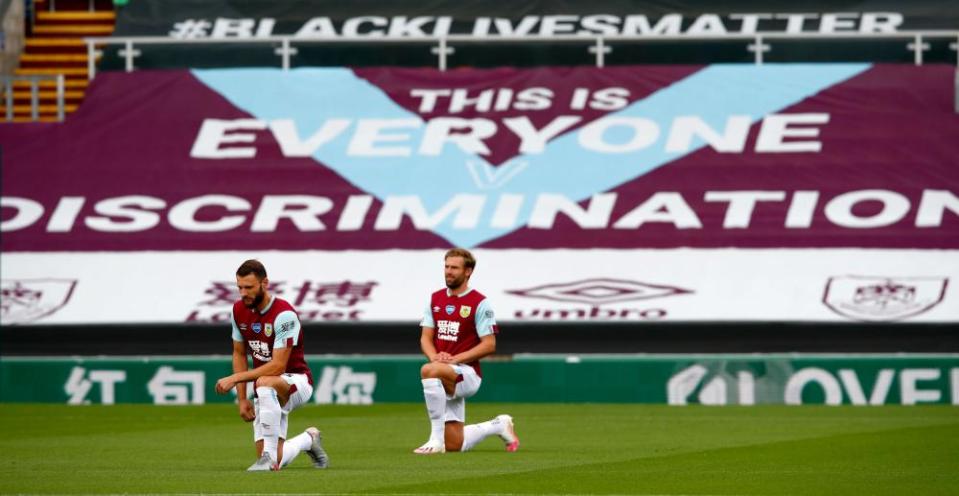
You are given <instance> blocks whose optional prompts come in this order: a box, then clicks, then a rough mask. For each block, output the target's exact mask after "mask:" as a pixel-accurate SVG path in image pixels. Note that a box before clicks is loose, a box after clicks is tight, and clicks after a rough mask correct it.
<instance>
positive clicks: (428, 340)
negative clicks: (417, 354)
mask: <svg viewBox="0 0 959 496" xmlns="http://www.w3.org/2000/svg"><path fill="white" fill-rule="evenodd" d="M435 335H436V329H433V328H432V327H426V326H423V332H422V333H420V349H421V350H423V354H424V355H426V359H427V360H429V361H431V362H432V361H434V359H435V358H436V354H437V353H436V346H435V345H434V344H433V337H434V336H435Z"/></svg>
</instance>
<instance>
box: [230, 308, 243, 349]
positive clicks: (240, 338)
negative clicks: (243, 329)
mask: <svg viewBox="0 0 959 496" xmlns="http://www.w3.org/2000/svg"><path fill="white" fill-rule="evenodd" d="M230 325H232V326H233V340H234V341H239V342H243V335H242V334H240V329H239V328H238V327H237V326H236V315H234V314H233V309H230Z"/></svg>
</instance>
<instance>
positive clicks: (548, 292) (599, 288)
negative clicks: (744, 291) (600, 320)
mask: <svg viewBox="0 0 959 496" xmlns="http://www.w3.org/2000/svg"><path fill="white" fill-rule="evenodd" d="M506 292H507V293H510V294H514V295H518V296H527V297H530V298H542V299H545V300H553V301H565V302H571V303H584V304H587V305H594V306H596V305H603V304H608V303H619V302H623V301H633V300H648V299H650V298H662V297H665V296H673V295H678V294H687V293H692V291H691V290H688V289H683V288H678V287H675V286H664V285H660V284H649V283H645V282H639V281H627V280H623V279H605V278H597V279H584V280H582V281H574V282H565V283H556V284H546V285H544V286H537V287H534V288H528V289H511V290H507V291H506Z"/></svg>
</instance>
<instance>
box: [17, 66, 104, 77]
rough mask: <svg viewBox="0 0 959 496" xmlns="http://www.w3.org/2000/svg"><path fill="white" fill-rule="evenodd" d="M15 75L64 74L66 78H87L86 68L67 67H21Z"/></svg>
mask: <svg viewBox="0 0 959 496" xmlns="http://www.w3.org/2000/svg"><path fill="white" fill-rule="evenodd" d="M14 74H16V75H18V76H56V75H57V74H63V75H64V76H68V77H69V76H83V77H86V76H87V68H86V67H65V68H55V69H51V68H47V67H45V68H34V67H21V68H19V69H17V70H16V71H14Z"/></svg>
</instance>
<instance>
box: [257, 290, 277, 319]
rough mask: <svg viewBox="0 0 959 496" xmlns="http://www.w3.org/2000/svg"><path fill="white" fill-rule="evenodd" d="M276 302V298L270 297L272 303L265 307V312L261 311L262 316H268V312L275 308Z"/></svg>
mask: <svg viewBox="0 0 959 496" xmlns="http://www.w3.org/2000/svg"><path fill="white" fill-rule="evenodd" d="M274 301H276V296H273V295H270V302H269V303H267V304H266V306H265V307H263V310H260V315H266V312H269V311H270V308H272V307H273V302H274Z"/></svg>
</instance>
